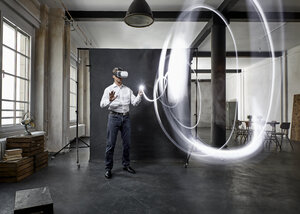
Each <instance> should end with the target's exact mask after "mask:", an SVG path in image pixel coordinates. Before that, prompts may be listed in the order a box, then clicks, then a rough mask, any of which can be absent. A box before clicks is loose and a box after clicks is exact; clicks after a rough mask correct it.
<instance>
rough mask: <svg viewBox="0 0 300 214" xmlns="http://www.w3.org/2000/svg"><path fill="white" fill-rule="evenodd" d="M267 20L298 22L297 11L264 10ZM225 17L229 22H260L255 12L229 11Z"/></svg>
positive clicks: (299, 14) (299, 15)
mask: <svg viewBox="0 0 300 214" xmlns="http://www.w3.org/2000/svg"><path fill="white" fill-rule="evenodd" d="M264 14H265V16H266V19H267V21H268V22H300V13H299V12H283V13H278V12H266V13H264ZM226 17H227V18H228V19H229V20H230V22H261V18H260V16H259V14H258V13H257V12H229V13H228V14H227V15H226Z"/></svg>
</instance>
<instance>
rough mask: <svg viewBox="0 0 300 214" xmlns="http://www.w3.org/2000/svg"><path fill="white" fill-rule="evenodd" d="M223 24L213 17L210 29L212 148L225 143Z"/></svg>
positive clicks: (224, 36)
mask: <svg viewBox="0 0 300 214" xmlns="http://www.w3.org/2000/svg"><path fill="white" fill-rule="evenodd" d="M225 27H226V26H225V24H224V22H223V21H222V20H221V19H220V18H219V17H218V16H213V25H212V29H211V50H212V53H211V86H212V123H211V139H212V145H213V146H214V147H221V146H223V144H224V143H225V142H226V28H225Z"/></svg>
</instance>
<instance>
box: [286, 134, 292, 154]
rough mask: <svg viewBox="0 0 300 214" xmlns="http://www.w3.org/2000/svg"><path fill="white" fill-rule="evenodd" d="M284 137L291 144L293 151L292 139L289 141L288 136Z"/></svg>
mask: <svg viewBox="0 0 300 214" xmlns="http://www.w3.org/2000/svg"><path fill="white" fill-rule="evenodd" d="M286 139H287V140H288V141H289V143H290V145H291V148H292V151H294V147H293V145H292V141H290V139H289V137H288V136H287V135H286Z"/></svg>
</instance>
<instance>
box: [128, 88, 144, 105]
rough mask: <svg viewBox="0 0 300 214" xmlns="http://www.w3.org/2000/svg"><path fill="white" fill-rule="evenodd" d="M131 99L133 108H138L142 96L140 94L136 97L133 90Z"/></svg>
mask: <svg viewBox="0 0 300 214" xmlns="http://www.w3.org/2000/svg"><path fill="white" fill-rule="evenodd" d="M130 99H131V104H132V105H133V106H137V105H138V104H139V103H140V102H141V100H142V96H141V95H139V94H138V95H137V96H134V94H133V92H132V90H130Z"/></svg>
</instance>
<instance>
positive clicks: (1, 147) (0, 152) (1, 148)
mask: <svg viewBox="0 0 300 214" xmlns="http://www.w3.org/2000/svg"><path fill="white" fill-rule="evenodd" d="M5 147H6V138H1V139H0V160H2V158H3V156H4V153H5Z"/></svg>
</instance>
